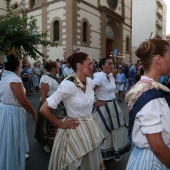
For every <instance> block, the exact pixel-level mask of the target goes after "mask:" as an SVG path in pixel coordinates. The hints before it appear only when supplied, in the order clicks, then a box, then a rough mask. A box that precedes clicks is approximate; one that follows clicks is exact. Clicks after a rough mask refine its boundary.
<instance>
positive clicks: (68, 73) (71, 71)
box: [62, 62, 74, 79]
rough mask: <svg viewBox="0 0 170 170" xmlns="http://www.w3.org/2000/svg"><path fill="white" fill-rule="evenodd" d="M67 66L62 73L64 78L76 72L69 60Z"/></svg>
mask: <svg viewBox="0 0 170 170" xmlns="http://www.w3.org/2000/svg"><path fill="white" fill-rule="evenodd" d="M66 65H67V66H66V67H65V69H64V71H63V73H62V79H64V78H66V77H68V76H69V75H71V74H74V70H73V69H72V68H71V66H70V64H69V63H68V62H67V64H66Z"/></svg>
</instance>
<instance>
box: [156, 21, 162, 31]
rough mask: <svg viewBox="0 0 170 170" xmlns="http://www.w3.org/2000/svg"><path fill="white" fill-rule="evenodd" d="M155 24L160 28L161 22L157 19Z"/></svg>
mask: <svg viewBox="0 0 170 170" xmlns="http://www.w3.org/2000/svg"><path fill="white" fill-rule="evenodd" d="M156 26H157V27H158V28H159V29H161V28H162V22H161V21H159V20H156Z"/></svg>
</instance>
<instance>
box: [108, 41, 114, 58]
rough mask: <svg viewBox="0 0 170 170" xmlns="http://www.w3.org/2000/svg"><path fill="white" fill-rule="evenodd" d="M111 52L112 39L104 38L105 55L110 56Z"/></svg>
mask: <svg viewBox="0 0 170 170" xmlns="http://www.w3.org/2000/svg"><path fill="white" fill-rule="evenodd" d="M112 52H113V40H112V39H109V38H106V57H110V55H111V54H112Z"/></svg>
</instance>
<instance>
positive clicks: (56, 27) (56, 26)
mask: <svg viewBox="0 0 170 170" xmlns="http://www.w3.org/2000/svg"><path fill="white" fill-rule="evenodd" d="M53 35H54V36H53V37H54V38H53V40H54V41H59V21H54V23H53Z"/></svg>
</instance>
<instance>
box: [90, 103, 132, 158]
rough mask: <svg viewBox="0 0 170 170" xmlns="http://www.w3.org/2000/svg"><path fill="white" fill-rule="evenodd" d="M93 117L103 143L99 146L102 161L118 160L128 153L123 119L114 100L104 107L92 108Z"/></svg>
mask: <svg viewBox="0 0 170 170" xmlns="http://www.w3.org/2000/svg"><path fill="white" fill-rule="evenodd" d="M93 116H94V119H95V120H96V122H97V124H98V126H99V127H100V129H101V131H102V133H103V134H104V138H105V139H104V141H103V143H102V144H101V146H100V149H101V153H102V157H103V159H104V160H109V159H115V160H117V161H118V160H120V159H121V157H122V156H123V155H124V154H125V153H127V152H128V151H130V149H131V144H130V142H129V140H128V131H127V127H126V121H125V117H124V116H123V112H122V110H121V109H120V107H119V105H118V104H117V102H116V101H115V100H112V101H107V102H106V104H105V105H104V106H100V107H94V108H93Z"/></svg>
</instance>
